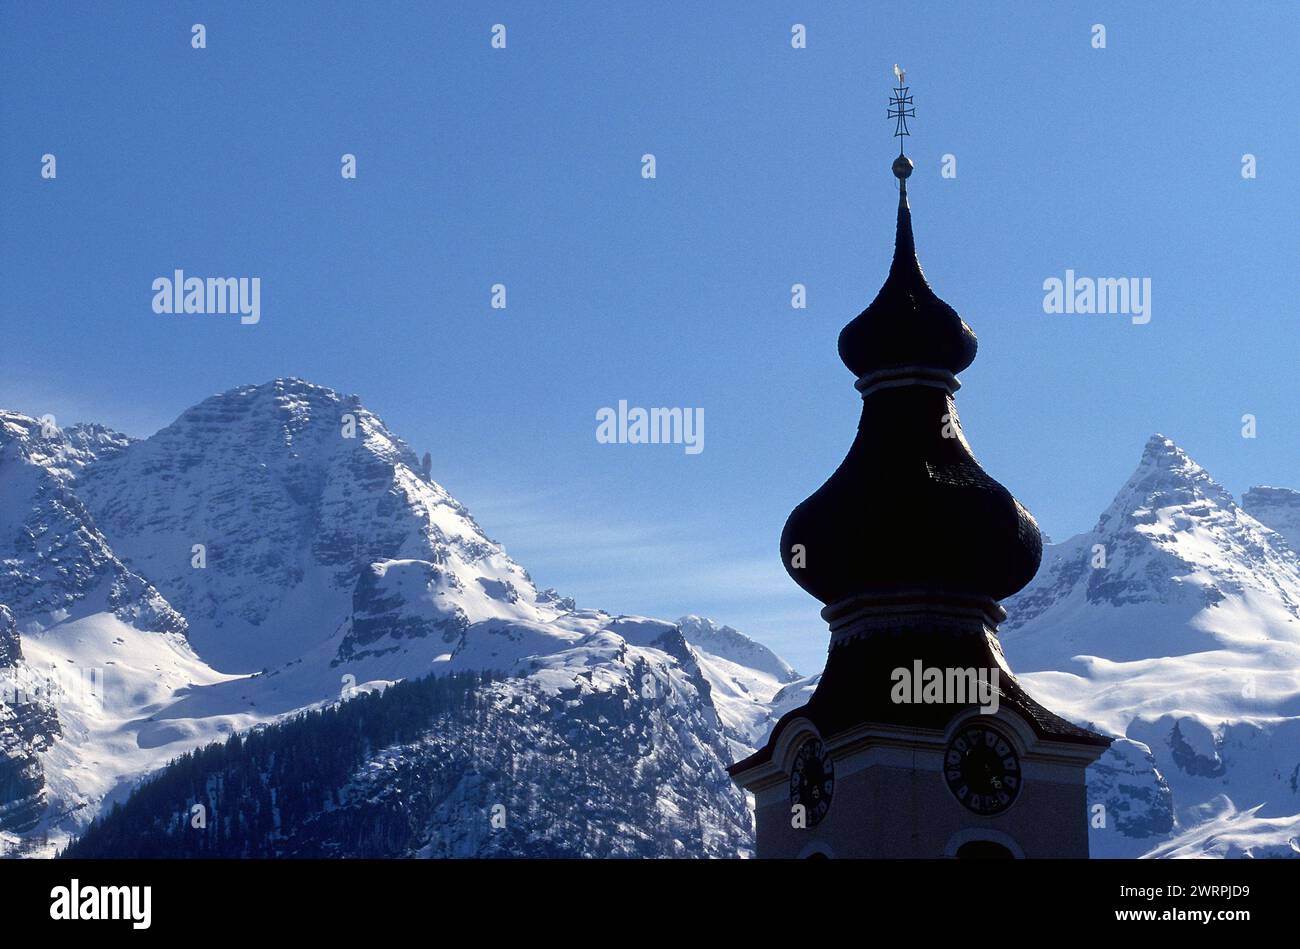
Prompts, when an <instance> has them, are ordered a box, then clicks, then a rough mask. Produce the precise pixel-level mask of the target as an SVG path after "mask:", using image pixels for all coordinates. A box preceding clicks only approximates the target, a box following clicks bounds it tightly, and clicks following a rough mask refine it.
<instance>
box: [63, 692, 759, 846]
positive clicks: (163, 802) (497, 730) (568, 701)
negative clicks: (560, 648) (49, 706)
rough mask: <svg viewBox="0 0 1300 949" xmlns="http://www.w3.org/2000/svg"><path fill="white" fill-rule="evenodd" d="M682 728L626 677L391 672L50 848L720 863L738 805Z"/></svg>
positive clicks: (672, 711)
mask: <svg viewBox="0 0 1300 949" xmlns="http://www.w3.org/2000/svg"><path fill="white" fill-rule="evenodd" d="M632 681H633V682H634V681H638V680H635V679H633V680H632ZM698 727H699V723H698V722H694V721H691V720H690V717H689V715H687V714H684V713H683V711H682V710H681V709H679V708H677V707H676V706H675V705H674V703H673V701H672V697H671V694H668V695H665V696H664V697H663V698H662V699H660V700H658V701H655V702H647V701H645V700H643V699H642V698H640V697H639V695H638V694H637V693H636V692H635V691H634V690H633V689H632V688H631V687H630V685H621V686H619V687H617V688H615V689H614V690H612V691H608V692H606V691H600V692H584V691H581V690H579V691H564V692H559V693H548V692H546V691H544V690H540V689H537V688H534V687H531V686H524V684H523V683H522V682H521V680H518V679H502V678H498V677H495V676H493V675H492V674H490V673H481V672H478V673H476V672H465V673H458V674H455V675H447V676H438V677H433V676H431V677H427V678H422V679H413V680H404V681H401V682H398V683H396V684H394V685H391V686H389V687H388V688H386V689H384V690H383V691H373V692H366V693H362V694H360V695H358V696H357V697H355V698H352V699H350V700H348V701H345V702H341V703H338V704H335V705H331V706H328V707H325V708H320V709H315V710H312V711H309V712H305V713H302V714H300V715H297V716H295V717H293V718H291V719H288V720H285V721H282V722H278V723H275V724H271V725H266V726H261V727H258V728H256V729H254V730H252V731H249V732H247V733H243V734H234V735H231V736H230V738H229V739H227V741H225V742H224V743H214V744H212V745H209V746H207V747H206V748H202V749H199V750H196V751H193V752H189V753H186V754H183V755H181V756H180V757H179V758H177V759H175V760H174V761H173V762H171V763H170V764H169V765H168V766H167V767H165V768H164V769H162V770H161V771H159V772H158V773H156V774H155V775H153V776H152V777H150V778H148V779H146V780H145V781H143V782H142V783H141V784H140V786H139V787H137V788H136V789H135V791H134V792H133V793H132V794H131V796H130V797H129V798H128V799H127V800H126V802H125V803H118V804H115V805H114V806H113V807H112V808H111V809H110V810H109V811H108V812H107V813H106V814H105V815H103V816H101V817H100V818H98V819H96V820H95V821H94V822H93V823H92V824H91V825H90V827H89V828H88V829H87V831H86V833H85V834H83V835H82V836H81V837H80V838H79V839H78V840H76V841H74V842H73V843H72V844H71V845H70V846H69V847H68V848H67V850H66V851H64V853H63V856H67V857H79V858H102V857H137V858H138V857H143V858H190V857H215V858H232V859H240V858H265V857H302V858H316V857H344V856H346V857H470V856H476V857H494V856H496V857H579V856H616V857H617V856H627V857H631V856H720V855H724V854H727V855H730V854H733V853H735V851H736V847H737V842H738V841H739V842H745V841H748V839H750V838H749V834H750V832H751V831H750V824H749V814H748V811H747V810H746V808H745V805H744V802H743V799H741V798H739V796H738V795H736V794H735V792H734V790H733V789H732V787H731V786H730V785H729V783H728V779H727V777H726V775H725V773H723V772H721V771H720V769H716V768H713V767H710V765H709V761H710V758H709V756H705V755H702V754H701V750H700V749H699V747H698V744H697V742H696V741H695V740H694V738H693V737H692V730H693V729H695V728H698ZM683 789H685V790H684V791H683ZM719 802H721V806H720V803H719Z"/></svg>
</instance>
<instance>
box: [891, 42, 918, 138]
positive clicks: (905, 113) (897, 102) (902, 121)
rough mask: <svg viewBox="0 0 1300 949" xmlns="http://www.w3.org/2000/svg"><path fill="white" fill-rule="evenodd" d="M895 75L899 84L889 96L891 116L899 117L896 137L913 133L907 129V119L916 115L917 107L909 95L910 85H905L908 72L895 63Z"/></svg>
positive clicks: (895, 128) (895, 129) (895, 131)
mask: <svg viewBox="0 0 1300 949" xmlns="http://www.w3.org/2000/svg"><path fill="white" fill-rule="evenodd" d="M894 76H895V77H897V79H898V85H897V86H896V87H895V88H894V94H893V95H892V96H890V98H889V105H890V109H889V116H888V117H889V118H891V119H897V120H898V121H897V124H896V125H895V126H894V138H901V137H902V136H904V135H911V134H912V133H911V132H910V131H908V129H907V120H908V119H909V118H915V117H916V108H915V107H914V106H913V105H912V97H911V96H910V95H908V94H907V93H908V87H907V86H906V85H905V82H906V80H907V73H906V72H905V71H903V70H902V69H900V68H899V67H898V63H894ZM898 154H900V155H901V154H903V143H902V142H899V143H898Z"/></svg>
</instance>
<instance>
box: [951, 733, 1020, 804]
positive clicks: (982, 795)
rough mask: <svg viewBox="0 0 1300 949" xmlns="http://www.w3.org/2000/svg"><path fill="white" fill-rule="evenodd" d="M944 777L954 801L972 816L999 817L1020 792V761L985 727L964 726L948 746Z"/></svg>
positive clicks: (1012, 751)
mask: <svg viewBox="0 0 1300 949" xmlns="http://www.w3.org/2000/svg"><path fill="white" fill-rule="evenodd" d="M943 773H944V778H945V780H946V781H947V782H948V789H949V790H950V791H952V793H953V795H954V796H955V797H956V798H957V800H959V801H961V802H962V804H964V805H966V807H968V808H970V809H971V810H972V811H974V812H975V813H976V814H985V815H989V814H1000V813H1002V812H1003V811H1005V810H1006V809H1007V808H1008V807H1010V806H1011V804H1012V802H1014V801H1015V799H1016V795H1017V794H1019V793H1020V784H1021V779H1020V759H1019V758H1018V757H1017V756H1016V750H1015V749H1014V748H1012V747H1011V743H1010V742H1009V741H1007V740H1006V738H1004V737H1003V736H1002V735H1001V734H1000V733H999V732H997V731H995V730H994V729H992V728H989V727H988V726H986V725H967V726H966V727H964V728H963V729H962V730H961V731H959V732H958V733H957V734H956V735H955V736H953V739H952V741H950V742H949V743H948V750H947V751H946V752H945V753H944V760H943Z"/></svg>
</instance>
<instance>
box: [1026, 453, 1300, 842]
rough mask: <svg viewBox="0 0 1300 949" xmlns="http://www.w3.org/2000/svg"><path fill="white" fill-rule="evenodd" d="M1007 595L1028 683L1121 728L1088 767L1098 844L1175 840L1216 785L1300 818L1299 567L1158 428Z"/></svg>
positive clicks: (1239, 805) (1228, 794)
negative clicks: (1097, 512)
mask: <svg viewBox="0 0 1300 949" xmlns="http://www.w3.org/2000/svg"><path fill="white" fill-rule="evenodd" d="M1006 608H1007V611H1008V613H1009V618H1008V620H1007V622H1006V623H1005V624H1004V626H1003V629H1002V634H1001V638H1002V643H1003V647H1004V650H1005V652H1006V655H1007V658H1008V660H1009V661H1010V662H1011V665H1012V667H1013V668H1014V669H1015V670H1016V672H1017V674H1018V675H1020V677H1021V678H1023V679H1024V681H1025V683H1026V686H1027V687H1028V688H1029V689H1031V691H1033V692H1034V694H1035V695H1036V696H1037V697H1038V698H1039V699H1040V700H1041V701H1043V702H1044V704H1046V705H1047V706H1048V707H1050V708H1052V709H1054V710H1056V711H1058V712H1062V713H1063V714H1066V715H1067V716H1068V717H1070V718H1072V719H1074V720H1075V721H1077V722H1080V723H1088V724H1090V725H1091V726H1092V727H1094V728H1098V729H1100V730H1102V731H1105V732H1108V733H1110V734H1112V735H1116V736H1121V737H1123V738H1124V739H1127V740H1126V741H1118V742H1116V743H1115V745H1114V746H1113V747H1112V749H1111V750H1110V751H1109V752H1108V753H1107V754H1106V756H1105V757H1103V758H1102V760H1101V761H1100V762H1098V764H1097V765H1095V766H1094V767H1093V768H1092V769H1090V771H1089V795H1090V801H1091V803H1093V804H1097V803H1100V804H1103V805H1104V807H1105V808H1106V815H1107V825H1106V827H1105V828H1098V829H1095V830H1094V831H1093V839H1092V850H1093V853H1094V855H1099V856H1109V855H1138V854H1142V853H1146V852H1153V853H1155V852H1157V851H1159V852H1162V853H1163V852H1166V851H1165V850H1161V849H1160V848H1162V847H1164V846H1165V843H1166V842H1167V841H1168V840H1169V839H1171V838H1172V837H1177V836H1178V835H1184V834H1186V833H1188V832H1190V831H1193V830H1194V829H1195V828H1196V827H1197V826H1199V825H1200V824H1201V823H1203V822H1205V821H1206V820H1207V819H1209V818H1207V816H1206V814H1207V810H1206V808H1207V807H1208V806H1209V805H1210V804H1211V803H1212V802H1213V801H1215V800H1217V799H1218V798H1219V797H1223V798H1224V802H1226V803H1223V806H1220V807H1219V808H1218V810H1216V811H1215V813H1219V812H1220V811H1222V810H1223V807H1224V806H1231V807H1232V808H1233V809H1234V813H1236V814H1241V813H1245V812H1249V813H1250V814H1251V815H1253V817H1251V818H1249V819H1250V820H1254V821H1256V822H1260V821H1267V820H1276V819H1281V820H1282V823H1281V824H1278V825H1277V826H1285V825H1286V823H1287V820H1289V819H1291V818H1293V817H1294V816H1295V815H1298V814H1300V789H1298V787H1297V778H1298V777H1300V678H1298V677H1297V670H1300V564H1298V563H1297V560H1296V558H1295V557H1294V555H1293V553H1292V552H1291V551H1290V549H1289V548H1288V547H1287V545H1286V544H1285V543H1284V542H1283V541H1282V540H1281V539H1280V538H1279V536H1278V535H1277V534H1276V533H1274V532H1273V531H1271V530H1269V529H1268V528H1266V527H1265V526H1264V525H1262V524H1260V523H1259V522H1258V521H1256V520H1255V519H1254V518H1253V517H1251V516H1250V515H1249V514H1247V513H1246V512H1245V511H1243V510H1242V509H1241V508H1240V507H1239V506H1238V505H1237V504H1236V502H1235V501H1234V500H1233V498H1232V496H1231V495H1229V494H1228V492H1227V491H1225V490H1224V489H1223V488H1222V487H1221V486H1219V485H1218V484H1217V483H1216V482H1215V481H1214V480H1213V479H1212V478H1211V477H1210V476H1209V474H1208V473H1207V472H1205V471H1204V469H1202V468H1201V467H1200V466H1199V465H1197V464H1196V463H1195V462H1193V461H1192V460H1191V459H1190V458H1189V457H1188V456H1187V455H1186V453H1185V452H1183V451H1182V450H1181V449H1180V448H1178V447H1177V446H1176V445H1175V444H1174V443H1173V442H1172V441H1170V440H1169V439H1167V438H1164V437H1163V436H1159V435H1157V436H1153V437H1152V438H1151V440H1150V441H1149V442H1148V443H1147V446H1146V449H1145V451H1144V452H1143V455H1142V459H1141V462H1140V464H1139V466H1138V468H1137V470H1136V471H1135V472H1134V474H1133V476H1132V477H1131V478H1130V479H1129V481H1128V483H1127V484H1125V486H1124V487H1123V488H1122V489H1121V490H1120V492H1119V494H1118V495H1117V496H1116V498H1115V500H1114V502H1113V503H1112V504H1111V505H1110V506H1109V507H1108V508H1107V510H1106V511H1105V512H1104V513H1103V514H1102V515H1101V517H1100V519H1099V520H1098V523H1097V526H1096V527H1095V528H1094V529H1093V530H1092V531H1090V532H1089V533H1087V534H1083V535H1080V536H1078V537H1074V538H1071V539H1070V540H1068V541H1066V542H1064V543H1062V544H1057V545H1054V546H1053V547H1051V548H1049V550H1048V551H1047V553H1046V555H1045V557H1044V563H1043V566H1042V568H1041V569H1040V570H1039V573H1038V576H1037V578H1036V579H1035V580H1034V581H1033V583H1031V584H1030V585H1029V586H1028V587H1026V588H1025V590H1024V591H1022V593H1020V594H1019V595H1018V596H1016V597H1014V598H1013V599H1011V600H1009V601H1008V602H1007V604H1006ZM1221 803H1222V802H1221ZM1246 819H1247V818H1244V817H1239V818H1238V821H1239V822H1240V821H1241V820H1246ZM1239 829H1240V827H1239ZM1192 839H1195V835H1193V837H1191V838H1185V842H1184V844H1182V845H1180V848H1179V851H1178V852H1179V853H1183V852H1185V851H1186V847H1188V846H1190V843H1187V842H1186V841H1189V840H1192ZM1279 843H1281V844H1282V845H1285V844H1286V841H1285V840H1282V841H1280V842H1279ZM1206 847H1207V849H1206V851H1205V852H1206V853H1212V852H1217V851H1215V850H1214V848H1213V847H1211V846H1210V845H1209V844H1208V843H1207V844H1206ZM1265 849H1266V850H1268V851H1269V852H1276V848H1272V847H1271V845H1270V848H1265ZM1282 849H1283V850H1285V849H1286V847H1285V846H1283V847H1282ZM1261 852H1263V851H1261Z"/></svg>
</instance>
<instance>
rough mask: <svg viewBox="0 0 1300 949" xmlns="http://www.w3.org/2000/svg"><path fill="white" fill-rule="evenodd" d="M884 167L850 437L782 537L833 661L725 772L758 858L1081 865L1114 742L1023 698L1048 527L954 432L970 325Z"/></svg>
mask: <svg viewBox="0 0 1300 949" xmlns="http://www.w3.org/2000/svg"><path fill="white" fill-rule="evenodd" d="M895 73H896V75H897V76H898V81H899V85H898V87H897V88H896V89H895V90H894V93H895V94H894V97H893V99H892V100H891V102H892V104H893V106H894V109H893V110H891V112H890V117H891V118H897V119H898V129H897V131H896V132H895V134H896V135H899V136H902V135H907V134H908V131H907V124H906V120H907V117H908V116H911V115H913V114H914V111H913V109H912V108H911V107H910V106H911V102H912V99H911V96H910V95H908V88H907V86H905V85H904V84H903V82H904V77H903V74H902V72H901V71H900V70H898V68H897V67H895ZM893 171H894V175H895V176H896V177H897V178H898V181H899V194H898V222H897V231H896V236H895V244H894V259H893V264H892V265H891V267H890V269H889V276H888V277H887V278H886V280H885V283H884V286H883V287H881V289H880V292H879V293H878V294H877V295H876V298H875V300H874V301H873V302H872V303H871V305H870V306H868V307H867V308H866V309H865V310H863V311H862V313H861V314H859V315H858V317H857V318H856V319H854V320H853V321H852V322H850V323H849V324H848V325H847V326H845V327H844V329H843V331H842V332H841V333H840V338H839V355H840V358H841V360H843V362H844V364H845V365H846V366H848V368H849V371H850V372H852V373H853V375H854V376H856V377H857V382H856V383H855V387H856V388H857V390H858V392H859V393H860V394H861V396H862V416H861V420H860V421H859V423H858V431H857V437H856V438H855V439H854V441H853V445H852V446H851V447H850V449H849V452H848V455H847V456H846V457H845V459H844V461H843V463H841V465H840V467H839V468H838V469H837V470H836V471H835V473H834V474H832V475H831V477H830V479H829V480H827V482H826V483H825V484H823V485H822V486H821V487H820V488H819V489H818V490H817V491H816V492H814V493H813V494H812V496H811V497H809V498H808V499H807V500H805V501H804V502H803V503H802V504H800V505H799V506H798V507H796V508H795V509H794V511H793V512H792V513H791V514H790V517H789V519H788V520H787V521H786V525H785V530H784V531H783V532H782V534H781V555H782V560H783V561H784V563H785V567H786V570H787V572H788V573H789V574H790V576H791V577H792V578H793V579H794V581H795V582H796V583H797V584H799V586H801V587H803V589H805V590H807V591H808V592H809V593H811V594H812V595H813V596H815V597H817V599H819V600H821V601H822V602H823V603H825V604H826V606H825V608H824V609H823V610H822V611H821V615H822V618H823V619H825V620H826V622H827V623H828V624H829V626H830V637H831V641H830V652H829V655H828V658H827V662H826V667H825V671H824V672H823V673H822V677H821V681H820V682H819V684H818V686H817V689H816V691H815V692H814V693H813V695H812V697H811V698H810V699H809V700H808V702H807V704H805V705H803V706H802V707H800V708H797V709H794V710H793V711H791V712H789V713H787V714H786V715H784V716H783V717H782V718H781V720H780V721H778V722H777V724H776V726H775V728H774V729H773V731H772V734H771V736H770V737H769V738H768V740H767V743H766V744H765V745H764V746H763V747H762V748H760V749H759V750H758V751H757V752H755V753H754V754H753V755H751V756H750V757H748V758H746V759H744V760H743V761H740V762H737V763H736V764H734V765H732V766H731V769H730V773H731V775H732V778H733V779H734V780H735V781H736V782H737V783H738V784H740V785H741V786H742V787H744V788H745V789H746V790H748V791H750V792H752V793H753V795H754V798H755V804H756V821H757V836H758V856H759V857H786V858H796V857H814V856H821V857H835V858H846V857H1087V856H1088V810H1087V798H1086V786H1085V782H1084V772H1085V770H1086V769H1087V767H1088V765H1089V764H1091V763H1092V762H1093V761H1095V760H1096V759H1097V758H1098V757H1100V755H1101V754H1102V753H1103V752H1104V751H1105V750H1106V747H1107V746H1108V745H1109V743H1110V742H1109V739H1107V738H1105V737H1103V736H1101V735H1098V734H1095V733H1093V732H1091V731H1087V730H1085V729H1082V728H1078V727H1076V726H1074V725H1072V724H1071V723H1069V722H1067V721H1065V720H1064V719H1062V718H1060V717H1059V716H1057V715H1054V714H1053V713H1052V712H1050V711H1048V710H1047V709H1045V708H1043V707H1042V706H1041V705H1039V704H1038V703H1037V702H1035V701H1034V700H1033V699H1032V698H1030V697H1029V695H1028V694H1027V693H1026V692H1025V690H1024V689H1023V688H1022V687H1021V686H1020V684H1019V683H1018V682H1017V681H1016V679H1015V677H1014V676H1013V675H1012V672H1011V669H1010V667H1009V666H1008V665H1007V663H1006V660H1005V659H1004V657H1003V655H1002V649H1001V646H1000V645H999V642H998V623H999V622H1000V621H1001V620H1002V619H1004V618H1005V617H1006V613H1005V611H1004V610H1003V609H1002V607H1001V606H999V605H998V601H999V600H1002V599H1005V598H1006V597H1008V596H1011V595H1012V594H1014V593H1016V592H1017V591H1018V590H1020V589H1022V588H1023V587H1024V586H1025V584H1027V583H1028V582H1029V581H1030V580H1031V579H1033V576H1034V574H1035V573H1036V572H1037V570H1038V565H1039V561H1040V559H1041V557H1042V538H1041V536H1040V534H1039V531H1038V525H1037V523H1036V522H1035V521H1034V518H1033V516H1032V515H1031V514H1030V513H1029V512H1028V511H1027V510H1026V509H1025V508H1024V507H1023V506H1021V504H1020V502H1018V501H1017V500H1016V499H1015V498H1014V497H1012V496H1011V494H1010V492H1008V491H1007V489H1006V488H1004V487H1003V486H1002V485H1001V484H999V483H998V482H997V481H994V480H993V479H992V478H991V477H989V475H988V474H986V473H985V471H984V469H983V468H981V467H980V465H979V462H977V461H976V460H975V457H974V455H973V454H972V452H971V448H970V445H969V444H968V443H967V441H966V438H965V435H964V434H963V432H962V428H961V423H960V421H959V420H958V417H957V408H956V405H955V404H954V402H953V394H954V393H955V392H956V391H957V389H958V388H959V387H960V383H959V382H958V381H957V373H959V372H961V371H962V370H964V369H965V368H966V367H967V366H969V365H970V364H971V363H972V362H973V361H974V359H975V345H976V344H975V334H974V333H973V332H972V331H971V328H970V327H969V326H967V325H966V323H965V322H964V321H963V320H962V318H961V317H960V316H958V315H957V313H956V311H955V310H953V308H952V307H950V306H949V305H948V304H947V303H945V302H943V301H942V300H940V299H939V298H938V297H937V296H936V295H935V293H934V291H933V290H931V289H930V285H929V284H928V283H927V282H926V279H925V275H924V274H923V273H922V272H921V266H920V264H919V263H918V261H917V257H916V248H915V245H914V243H913V238H912V216H911V210H910V208H909V206H908V200H907V179H908V177H909V176H910V175H911V173H912V162H911V161H910V160H909V159H908V158H907V157H906V156H904V155H903V152H902V149H901V148H900V149H899V155H898V158H897V159H895V161H894V164H893Z"/></svg>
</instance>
